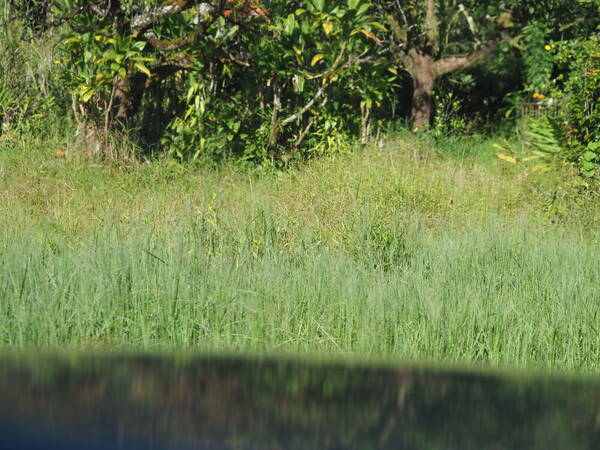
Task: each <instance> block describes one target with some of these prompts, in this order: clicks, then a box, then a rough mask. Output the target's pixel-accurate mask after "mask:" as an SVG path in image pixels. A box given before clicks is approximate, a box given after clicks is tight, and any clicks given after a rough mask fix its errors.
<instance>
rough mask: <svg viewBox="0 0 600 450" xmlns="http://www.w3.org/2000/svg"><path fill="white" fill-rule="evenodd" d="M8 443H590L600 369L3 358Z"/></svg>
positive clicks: (599, 440)
mask: <svg viewBox="0 0 600 450" xmlns="http://www.w3.org/2000/svg"><path fill="white" fill-rule="evenodd" d="M0 448H2V449H5V448H6V449H15V450H16V449H28V450H29V449H36V450H37V449H40V450H41V449H44V450H47V449H67V450H68V449H91V450H95V449H102V450H104V449H140V450H147V449H182V450H183V449H186V450H187V449H202V450H204V449H214V450H217V449H273V450H275V449H573V450H576V449H597V448H600V383H598V382H596V381H595V380H594V379H589V378H588V379H569V378H561V377H545V376H524V375H507V374H488V373H473V372H460V371H455V370H452V371H449V370H434V369H428V368H423V367H419V368H415V367H375V366H373V367H370V366H366V365H357V364H343V363H335V364H322V363H315V362H312V363H310V362H303V361H299V360H286V359H256V358H255V359H253V358H237V359H236V358H225V357H223V358H219V357H197V358H192V357H161V356H134V355H120V356H115V355H102V356H94V355H75V356H74V355H69V356H34V355H27V356H15V355H11V356H5V357H2V358H0Z"/></svg>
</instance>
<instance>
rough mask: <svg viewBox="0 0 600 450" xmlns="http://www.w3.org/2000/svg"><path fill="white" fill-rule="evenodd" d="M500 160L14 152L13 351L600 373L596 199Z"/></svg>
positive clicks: (429, 150)
mask: <svg viewBox="0 0 600 450" xmlns="http://www.w3.org/2000/svg"><path fill="white" fill-rule="evenodd" d="M57 152H59V153H57ZM63 152H64V154H63ZM493 152H494V149H493V148H492V146H491V144H490V142H487V141H484V140H476V139H471V140H470V141H454V142H450V141H448V142H445V143H443V144H441V145H438V146H437V147H436V146H435V145H433V144H432V142H431V141H429V140H427V139H420V140H416V139H415V138H409V137H408V136H405V135H398V136H395V137H390V138H389V139H388V142H387V143H386V144H385V145H384V147H383V148H378V147H368V148H366V149H363V150H357V151H355V152H354V153H352V154H350V155H346V156H339V157H337V158H330V159H324V160H318V161H313V162H311V163H309V164H307V165H306V166H304V167H302V168H298V169H294V170H288V171H283V172H274V171H268V170H260V169H254V170H251V171H249V170H241V169H239V168H236V167H222V168H219V169H213V170H209V169H194V168H193V167H186V166H181V165H178V164H173V163H168V162H153V163H150V164H141V163H140V164H131V165H128V166H125V167H120V168H119V167H114V166H104V165H102V164H100V163H98V162H97V161H93V160H86V159H85V158H84V157H79V156H78V155H79V154H80V153H77V152H75V150H70V149H69V148H64V146H63V145H62V144H61V142H60V141H57V143H52V142H44V143H36V142H33V141H32V142H22V143H19V144H14V143H10V144H8V143H6V142H5V143H3V144H0V180H1V184H0V226H1V227H2V228H1V229H2V232H1V234H0V261H2V264H1V265H0V346H3V347H4V348H7V347H8V348H27V347H36V348H39V347H42V348H65V347H68V348H82V347H83V348H128V349H130V348H135V349H178V350H190V349H194V350H195V349H198V350H210V351H221V350H223V351H255V352H311V353H313V352H319V353H343V354H356V355H361V356H374V357H385V358H398V359H405V360H417V361H432V362H437V363H458V364H464V363H474V362H476V363H481V364H485V365H492V366H500V367H527V368H551V369H555V370H564V371H580V372H589V371H597V370H598V369H599V368H600V335H599V332H600V330H599V326H600V321H599V320H598V312H599V311H600V265H599V264H598V261H599V259H600V240H599V239H598V236H597V233H596V229H597V226H598V223H600V198H598V196H597V194H594V193H593V190H592V189H590V186H588V185H587V182H585V181H583V180H582V179H580V178H576V177H573V176H571V175H569V174H568V173H564V172H557V173H552V174H548V173H546V174H540V173H537V172H532V171H531V170H526V169H525V168H523V167H520V166H514V165H510V164H507V163H504V162H503V161H499V160H497V159H496V158H494V157H493Z"/></svg>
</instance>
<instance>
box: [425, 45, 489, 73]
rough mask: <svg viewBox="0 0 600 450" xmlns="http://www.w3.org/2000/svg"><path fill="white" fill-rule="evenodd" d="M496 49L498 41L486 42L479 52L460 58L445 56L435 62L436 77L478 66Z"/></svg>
mask: <svg viewBox="0 0 600 450" xmlns="http://www.w3.org/2000/svg"><path fill="white" fill-rule="evenodd" d="M496 47H498V41H492V42H488V43H487V44H486V45H484V46H483V47H482V48H480V49H479V50H476V51H474V52H471V53H468V54H466V55H462V56H447V57H445V58H442V59H440V60H439V61H436V62H435V74H436V76H440V75H444V74H446V73H450V72H454V71H456V70H461V69H469V68H471V67H475V66H477V65H478V64H480V63H481V62H482V61H483V60H484V59H485V58H486V57H487V56H488V55H489V54H490V53H492V52H493V51H494V50H495V49H496Z"/></svg>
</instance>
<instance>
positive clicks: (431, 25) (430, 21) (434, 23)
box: [425, 0, 439, 47]
mask: <svg viewBox="0 0 600 450" xmlns="http://www.w3.org/2000/svg"><path fill="white" fill-rule="evenodd" d="M425 34H426V35H427V39H428V40H429V44H430V45H431V46H433V47H435V46H436V45H437V42H438V36H439V21H438V17H437V13H436V11H435V0H427V13H426V15H425Z"/></svg>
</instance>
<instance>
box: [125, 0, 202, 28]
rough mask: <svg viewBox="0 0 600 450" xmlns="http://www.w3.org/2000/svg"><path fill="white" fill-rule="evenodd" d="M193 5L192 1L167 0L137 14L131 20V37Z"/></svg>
mask: <svg viewBox="0 0 600 450" xmlns="http://www.w3.org/2000/svg"><path fill="white" fill-rule="evenodd" d="M193 4H194V1H193V0H167V1H165V2H164V3H163V4H162V5H160V6H157V7H156V8H152V9H151V10H150V11H148V12H145V13H142V14H138V15H137V16H135V17H134V18H133V19H131V30H132V32H133V35H134V36H138V35H139V34H140V33H142V32H143V31H144V30H146V29H148V28H149V27H151V26H152V25H154V24H155V23H156V22H159V21H160V20H161V19H163V18H164V17H167V16H171V15H173V14H176V13H178V12H180V11H183V10H184V9H187V8H189V7H191V6H192V5H193Z"/></svg>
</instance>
